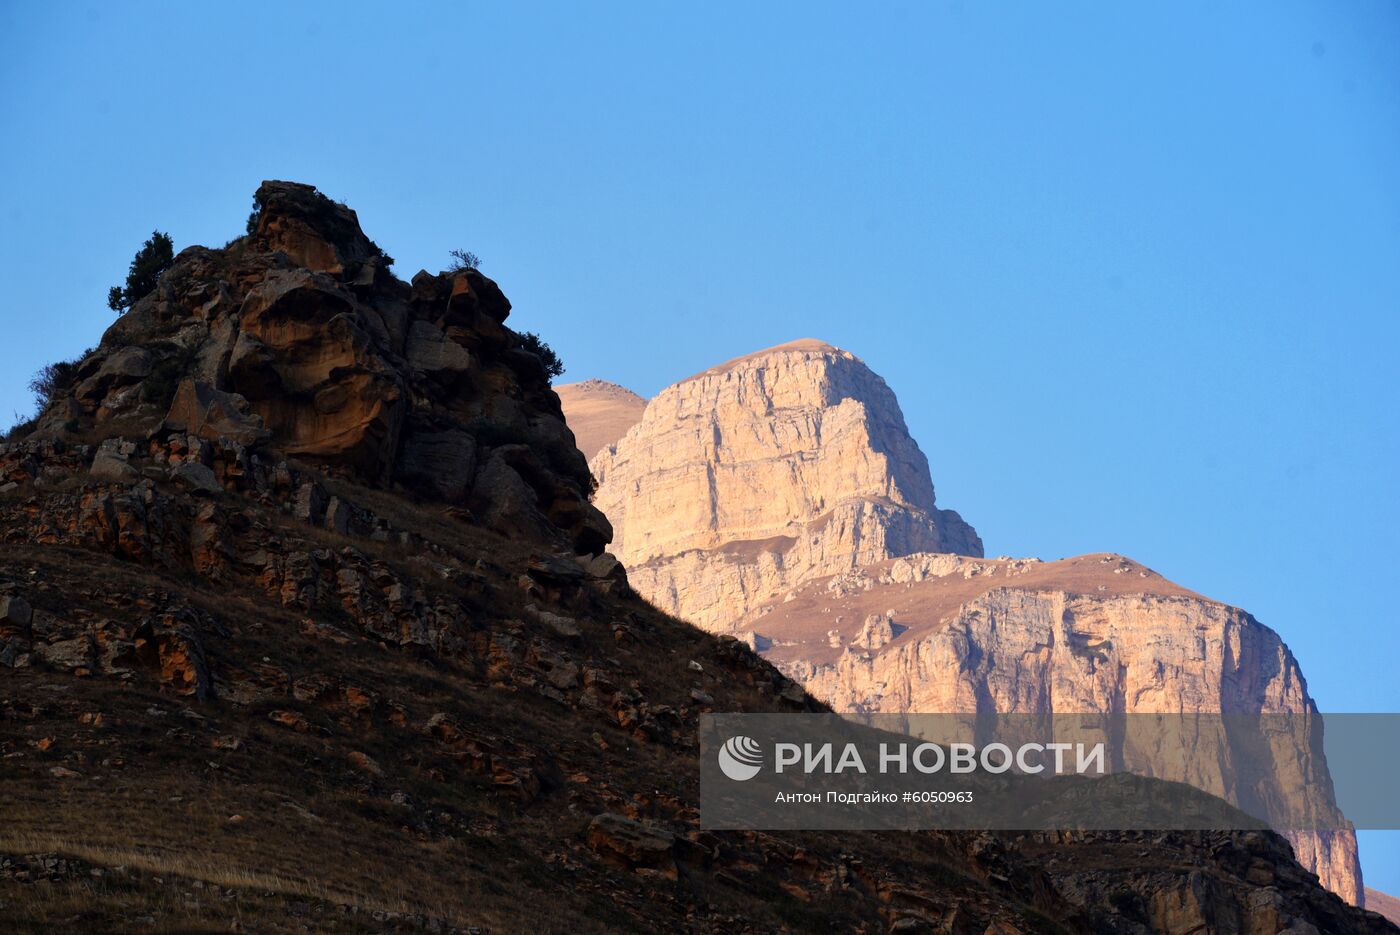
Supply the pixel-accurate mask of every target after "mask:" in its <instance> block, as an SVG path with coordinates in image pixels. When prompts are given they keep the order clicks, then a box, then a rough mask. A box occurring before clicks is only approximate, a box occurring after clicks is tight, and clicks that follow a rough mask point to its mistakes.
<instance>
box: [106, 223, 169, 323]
mask: <svg viewBox="0 0 1400 935" xmlns="http://www.w3.org/2000/svg"><path fill="white" fill-rule="evenodd" d="M174 260H175V243H174V241H172V240H171V239H170V235H169V234H163V233H161V232H160V231H152V232H151V239H150V240H147V241H146V242H145V243H144V244H142V245H141V249H140V250H137V251H136V256H135V257H133V258H132V260H131V269H130V270H128V272H127V274H126V287H125V288H123V287H121V286H113V287H112V288H111V290H109V291H108V293H107V306H108V307H109V308H111V309H112V311H114V312H117V313H118V314H120V313H122V312H124V311H126V310H127V309H129V308H131V306H133V305H135V304H136V300H137V299H140V298H141V297H142V296H144V295H148V294H149V293H151V292H153V291H155V288H156V283H158V282H160V276H161V273H164V272H165V271H166V270H167V269H169V268H170V264H171V263H172V262H174Z"/></svg>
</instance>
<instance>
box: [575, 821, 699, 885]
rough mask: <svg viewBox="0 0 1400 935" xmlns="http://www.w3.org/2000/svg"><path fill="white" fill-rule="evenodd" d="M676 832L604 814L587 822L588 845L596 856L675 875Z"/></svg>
mask: <svg viewBox="0 0 1400 935" xmlns="http://www.w3.org/2000/svg"><path fill="white" fill-rule="evenodd" d="M675 840H676V838H675V835H673V834H672V833H671V832H669V831H667V830H665V829H664V828H660V827H658V826H656V825H652V824H646V823H643V822H640V821H634V820H633V819H631V818H627V817H625V816H623V815H617V814H610V813H605V814H602V815H598V816H596V817H595V818H594V819H593V820H592V821H590V822H589V823H588V846H589V847H590V848H592V849H593V850H594V852H596V853H597V854H598V855H599V856H601V857H603V858H604V859H606V860H608V861H609V862H611V863H614V864H616V865H617V866H620V867H624V868H626V869H629V870H638V869H648V870H657V871H660V872H661V873H662V874H664V875H665V876H666V877H668V878H670V879H675V878H676V873H677V869H676V860H675V856H674V852H673V848H674V846H675Z"/></svg>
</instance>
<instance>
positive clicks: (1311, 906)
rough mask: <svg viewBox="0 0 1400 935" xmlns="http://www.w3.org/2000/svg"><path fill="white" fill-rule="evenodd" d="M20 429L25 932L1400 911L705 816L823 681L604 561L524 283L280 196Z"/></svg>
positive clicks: (3, 673)
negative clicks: (718, 755) (708, 721)
mask: <svg viewBox="0 0 1400 935" xmlns="http://www.w3.org/2000/svg"><path fill="white" fill-rule="evenodd" d="M257 199H258V203H259V205H260V209H259V212H258V216H257V218H256V224H255V225H254V226H253V228H252V232H251V233H250V234H249V235H247V236H246V237H240V238H238V239H236V240H234V241H232V242H230V243H229V244H228V245H227V246H225V247H223V248H220V249H206V248H202V247H192V248H190V249H188V250H185V251H183V252H182V253H181V254H180V255H179V256H178V257H177V258H176V259H175V263H174V265H173V266H172V267H170V268H169V269H168V270H167V271H166V272H165V273H164V275H163V276H162V278H161V280H160V283H159V286H158V287H157V289H156V291H155V292H153V293H151V294H150V295H147V296H145V297H143V298H141V299H140V300H139V301H138V302H136V304H135V306H134V307H133V308H132V309H131V311H129V312H128V313H127V314H126V315H125V316H124V317H123V318H121V319H119V320H118V322H117V323H116V324H115V325H113V327H112V328H110V329H109V330H108V332H107V334H106V335H104V336H103V339H102V342H101V344H100V346H99V347H98V348H96V349H95V350H94V351H93V352H91V353H90V354H87V355H85V356H84V357H83V358H82V359H81V360H79V361H77V362H75V364H74V366H73V367H72V368H60V370H61V371H62V372H64V373H67V374H68V375H69V376H71V379H67V378H65V379H64V380H62V381H60V382H58V383H56V385H55V387H54V392H53V395H52V399H51V400H50V402H49V404H48V405H47V407H46V408H45V410H44V412H43V413H41V415H40V417H39V418H38V420H37V424H36V425H35V426H34V427H33V429H32V431H29V432H28V433H27V434H26V433H25V432H24V431H23V430H20V431H16V432H14V433H12V437H11V438H10V439H9V440H8V441H7V442H6V443H5V444H3V445H0V541H3V543H4V549H3V550H0V783H3V789H4V791H5V796H4V800H5V809H4V822H3V823H0V920H3V927H4V928H5V929H6V930H9V931H25V932H46V933H48V932H93V931H150V930H157V931H172V932H173V931H211V930H214V931H222V930H237V931H255V932H260V933H261V932H272V933H277V932H303V931H317V932H390V931H394V932H397V931H428V932H484V931H499V932H514V931H539V932H616V931H637V932H644V931H663V930H664V931H689V932H734V931H753V932H779V931H830V930H833V929H835V930H838V931H866V932H875V931H898V932H916V931H935V932H955V933H973V935H1008V933H1009V935H1016V933H1023V935H1029V933H1051V932H1055V933H1064V932H1074V933H1104V932H1121V933H1140V932H1143V931H1150V932H1162V933H1167V932H1187V931H1220V932H1245V931H1247V932H1251V933H1259V935H1277V933H1284V932H1290V933H1294V935H1297V933H1299V932H1307V931H1314V930H1316V931H1325V932H1341V931H1346V932H1361V933H1382V932H1395V931H1396V929H1395V928H1394V927H1392V926H1389V925H1388V924H1387V923H1385V922H1384V921H1383V920H1382V919H1380V917H1378V916H1374V915H1367V914H1364V913H1362V912H1360V911H1358V910H1356V909H1354V908H1352V907H1349V906H1347V905H1345V904H1344V903H1343V902H1342V901H1341V900H1340V899H1338V898H1337V897H1336V896H1334V895H1333V894H1330V893H1328V892H1326V891H1325V890H1323V889H1322V888H1320V887H1319V886H1318V885H1317V883H1316V880H1315V879H1314V878H1313V877H1312V876H1310V875H1309V874H1308V873H1307V872H1306V871H1304V870H1303V869H1302V868H1301V867H1300V866H1299V865H1298V864H1297V863H1296V862H1295V861H1294V860H1293V859H1292V856H1291V854H1290V852H1289V849H1288V846H1287V844H1286V843H1285V842H1284V841H1283V840H1282V839H1281V838H1279V837H1278V836H1277V835H1273V834H1269V833H1262V832H1250V833H1244V832H1241V833H1205V832H1198V833H1184V832H1183V833H1171V834H1162V833H1150V834H1133V833H1124V834H1078V833H1043V834H1003V835H993V834H977V833H943V834H939V833H929V834H906V833H900V834H876V833H841V834H836V833H824V832H807V833H802V834H770V833H765V832H761V831H748V832H723V833H720V832H711V831H707V830H704V829H702V828H701V827H700V824H699V814H698V801H699V797H698V773H699V769H698V766H699V764H698V755H699V754H698V747H697V739H696V738H697V719H698V717H699V715H700V714H701V713H703V712H706V711H755V712H760V711H771V712H797V711H815V710H822V706H821V705H820V704H819V703H818V702H817V701H815V700H814V699H813V698H811V697H810V696H808V695H807V694H805V693H804V692H803V691H802V690H801V689H800V688H799V687H798V686H796V685H795V684H794V683H793V682H792V681H791V680H790V679H788V678H787V677H785V676H783V675H782V674H781V673H780V672H778V671H777V670H776V669H775V668H774V667H773V666H771V665H770V664H768V663H766V662H764V661H763V660H762V659H760V658H759V657H758V656H757V655H755V654H754V653H753V652H752V651H750V650H749V649H748V647H746V646H744V645H743V644H742V643H741V642H739V641H738V640H735V639H732V638H731V639H725V638H722V637H716V636H714V635H711V634H708V633H706V632H704V631H701V630H699V629H696V628H694V627H692V626H690V625H688V624H686V623H682V622H680V621H678V620H675V619H673V618H671V617H669V616H667V615H665V614H662V613H659V612H658V611H656V610H655V609H654V608H652V607H650V606H649V605H648V604H647V603H645V602H644V601H642V600H641V599H640V598H639V597H638V596H637V595H636V594H635V593H634V592H633V591H632V589H631V588H630V587H629V586H628V584H627V578H626V574H625V572H624V571H623V570H622V568H621V567H620V566H619V565H618V563H617V562H616V561H615V560H613V559H612V558H610V556H609V555H608V554H607V553H606V552H604V551H602V550H603V549H604V548H605V547H606V545H607V543H608V540H609V535H610V530H609V528H608V525H607V521H606V520H604V519H603V518H602V517H601V516H600V515H599V514H598V513H597V512H596V511H594V510H593V509H591V508H590V507H589V506H588V503H587V497H586V491H587V489H588V486H589V478H588V475H587V471H586V469H585V467H584V462H583V458H582V455H581V454H580V453H579V452H578V451H577V449H576V448H575V447H574V445H573V443H572V438H571V436H570V434H569V432H568V430H567V429H566V428H565V427H564V423H563V420H562V418H561V411H560V406H559V401H558V398H557V397H556V395H555V394H554V393H553V392H552V390H551V389H550V387H549V384H548V380H547V377H546V375H545V372H544V370H543V368H542V366H541V364H540V362H539V360H538V359H537V358H535V357H534V356H533V355H531V354H529V353H525V352H524V351H523V350H522V349H521V344H520V339H519V336H518V335H516V334H515V333H514V332H513V331H512V330H511V329H510V328H508V327H507V326H506V325H505V321H506V320H507V316H508V313H509V311H510V306H509V303H508V302H507V301H506V300H505V297H504V296H503V295H502V294H501V292H500V290H499V289H498V288H497V287H496V285H495V284H494V283H493V282H491V281H490V280H489V279H487V278H485V277H483V276H481V275H479V274H478V273H475V272H474V271H470V270H466V271H459V272H454V273H443V274H437V275H433V274H429V273H427V272H420V273H419V274H418V275H416V276H414V278H413V281H412V283H405V282H402V281H400V280H399V279H397V278H396V277H395V276H393V275H392V273H391V272H390V270H389V265H390V263H389V260H388V258H387V257H386V256H385V255H384V254H383V252H382V251H381V250H380V249H379V248H378V247H377V246H375V245H374V244H373V243H372V242H371V241H369V240H368V238H366V237H365V236H364V235H363V233H362V232H361V231H360V227H359V224H358V220H357V218H356V217H355V215H354V213H353V212H352V211H350V209H348V208H346V207H344V206H343V205H339V204H337V203H335V202H333V201H331V200H329V199H327V198H325V197H324V196H322V195H320V194H319V193H317V192H316V191H315V190H314V189H311V188H310V187H308V186H302V185H294V184H292V183H285V182H269V183H264V185H263V186H262V187H261V188H260V189H259V190H258V196H257Z"/></svg>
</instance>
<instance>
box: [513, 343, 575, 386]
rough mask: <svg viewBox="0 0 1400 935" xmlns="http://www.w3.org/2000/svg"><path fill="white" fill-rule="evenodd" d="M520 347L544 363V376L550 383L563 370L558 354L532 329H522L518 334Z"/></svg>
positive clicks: (562, 363)
mask: <svg viewBox="0 0 1400 935" xmlns="http://www.w3.org/2000/svg"><path fill="white" fill-rule="evenodd" d="M520 349H521V350H522V351H525V352H527V353H530V354H534V355H535V356H536V357H538V358H539V359H540V363H542V364H544V372H545V376H546V377H547V378H548V379H549V382H550V383H553V382H554V378H555V377H557V376H560V375H561V374H563V372H564V362H563V361H562V360H560V359H559V355H558V354H556V353H554V349H553V348H552V347H550V346H549V345H548V344H546V343H544V341H542V340H541V339H540V336H539V335H537V334H535V333H534V332H533V331H523V332H521V334H520Z"/></svg>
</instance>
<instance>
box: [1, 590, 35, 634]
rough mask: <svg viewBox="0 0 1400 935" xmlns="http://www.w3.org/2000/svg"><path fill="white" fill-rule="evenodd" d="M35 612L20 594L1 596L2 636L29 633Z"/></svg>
mask: <svg viewBox="0 0 1400 935" xmlns="http://www.w3.org/2000/svg"><path fill="white" fill-rule="evenodd" d="M33 619H34V611H33V609H32V608H30V606H29V602H28V601H26V600H25V599H24V598H22V597H20V596H19V595H18V594H0V636H6V635H11V634H14V633H17V632H21V631H23V632H28V630H29V624H30V621H32V620H33Z"/></svg>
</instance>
